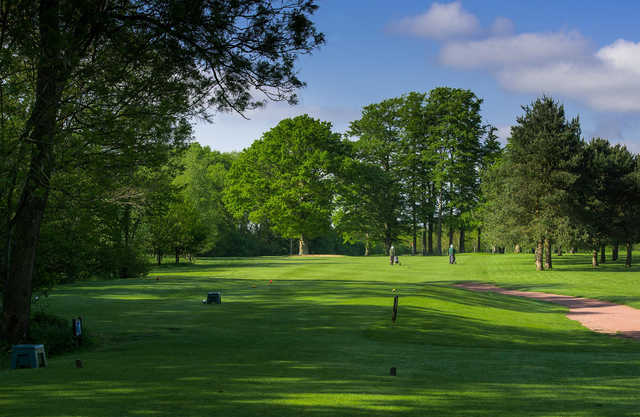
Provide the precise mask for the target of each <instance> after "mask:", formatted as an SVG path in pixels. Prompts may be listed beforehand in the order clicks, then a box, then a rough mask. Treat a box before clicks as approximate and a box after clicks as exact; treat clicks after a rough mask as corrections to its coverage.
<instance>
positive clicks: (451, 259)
mask: <svg viewBox="0 0 640 417" xmlns="http://www.w3.org/2000/svg"><path fill="white" fill-rule="evenodd" d="M449 263H450V264H455V263H456V250H455V248H454V247H453V243H452V244H451V245H449Z"/></svg>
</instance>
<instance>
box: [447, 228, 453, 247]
mask: <svg viewBox="0 0 640 417" xmlns="http://www.w3.org/2000/svg"><path fill="white" fill-rule="evenodd" d="M451 245H453V226H452V225H449V243H448V244H447V247H448V248H449V247H451Z"/></svg>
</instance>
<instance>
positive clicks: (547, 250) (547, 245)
mask: <svg viewBox="0 0 640 417" xmlns="http://www.w3.org/2000/svg"><path fill="white" fill-rule="evenodd" d="M551 255H552V254H551V239H548V238H545V240H544V267H545V268H546V269H553V265H552V263H551Z"/></svg>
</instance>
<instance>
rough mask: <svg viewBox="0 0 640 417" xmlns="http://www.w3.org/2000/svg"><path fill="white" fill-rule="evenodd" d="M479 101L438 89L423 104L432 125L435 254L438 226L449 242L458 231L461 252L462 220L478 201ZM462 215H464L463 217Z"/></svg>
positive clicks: (465, 93) (458, 91)
mask: <svg viewBox="0 0 640 417" xmlns="http://www.w3.org/2000/svg"><path fill="white" fill-rule="evenodd" d="M481 104H482V100H481V99H479V98H478V97H477V96H476V95H475V94H474V93H473V92H471V91H469V90H463V89H458V88H449V87H439V88H436V89H433V90H431V92H430V93H429V98H428V101H427V109H428V110H427V111H428V112H429V117H430V120H431V121H432V124H431V126H430V129H429V135H430V136H431V137H432V138H433V139H431V140H430V148H431V149H430V152H431V154H432V155H433V157H432V158H433V161H434V166H433V172H434V174H433V183H434V191H435V193H436V198H435V200H436V213H437V218H438V225H437V228H438V229H437V230H438V254H442V247H441V241H442V226H443V223H444V222H445V221H446V222H447V223H448V226H449V243H453V229H454V228H455V227H458V228H459V229H460V234H461V237H460V242H461V246H460V247H459V249H460V251H464V230H465V227H466V226H467V224H466V222H465V220H466V218H468V214H470V212H471V210H473V208H474V207H475V206H476V204H477V202H478V194H479V192H480V181H479V170H480V166H481V163H482V158H483V155H484V152H483V148H482V143H481V138H482V136H483V135H484V134H485V129H486V127H485V126H483V125H482V117H481V115H480V105H481ZM463 215H464V216H463Z"/></svg>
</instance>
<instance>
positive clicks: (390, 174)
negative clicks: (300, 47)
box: [154, 87, 500, 261]
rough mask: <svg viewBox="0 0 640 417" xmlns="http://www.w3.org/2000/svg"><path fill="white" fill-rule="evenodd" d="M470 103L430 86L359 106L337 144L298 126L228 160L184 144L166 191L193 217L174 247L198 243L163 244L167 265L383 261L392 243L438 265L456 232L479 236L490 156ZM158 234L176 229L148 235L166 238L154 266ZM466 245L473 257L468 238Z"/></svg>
mask: <svg viewBox="0 0 640 417" xmlns="http://www.w3.org/2000/svg"><path fill="white" fill-rule="evenodd" d="M481 103H482V100H480V99H479V98H477V97H476V96H475V95H474V94H473V93H472V92H470V91H468V90H462V89H453V88H445V87H442V88H436V89H434V90H432V91H431V92H429V93H416V92H413V93H409V94H407V95H405V96H402V97H398V98H393V99H389V100H384V101H382V102H380V103H376V104H372V105H369V106H366V107H365V108H364V109H363V111H362V117H361V118H360V119H359V120H356V121H353V122H352V123H351V125H350V129H349V131H348V132H347V133H346V135H340V134H337V133H335V132H333V131H332V127H331V124H330V123H328V122H323V121H319V120H315V119H313V118H311V117H309V116H307V115H303V116H299V117H295V118H292V119H285V120H283V121H281V122H280V123H279V124H278V125H277V126H275V127H274V128H273V129H271V130H269V131H268V132H265V133H264V135H263V136H262V138H260V139H259V140H256V141H255V142H254V143H253V144H252V145H251V146H250V147H249V148H248V149H245V150H244V151H242V152H240V153H238V154H233V155H224V154H219V153H217V152H212V151H210V150H208V148H202V147H200V146H198V145H194V146H192V148H191V149H190V150H189V151H188V152H187V156H186V158H185V159H184V166H185V171H184V173H183V174H181V175H180V176H178V177H177V178H176V181H175V185H177V186H179V187H182V191H181V195H182V200H181V201H182V202H181V203H180V204H184V205H185V206H184V207H183V208H182V209H177V210H176V212H177V213H180V212H184V213H194V214H199V216H200V220H195V218H194V221H193V224H194V225H196V224H199V225H197V226H194V227H192V229H191V230H192V231H193V232H192V233H191V234H189V233H185V234H184V236H192V237H196V231H205V230H206V232H205V233H203V235H202V236H200V238H199V240H198V242H195V241H194V242H193V243H192V244H190V245H187V244H185V245H173V250H174V251H175V255H176V256H179V253H180V252H181V251H186V252H187V253H205V254H213V255H217V256H229V255H231V256H245V255H260V254H278V253H287V252H294V251H293V250H292V247H291V243H292V240H293V239H295V241H296V245H295V246H296V248H295V253H298V254H307V253H327V252H330V253H346V254H352V255H355V254H357V255H363V254H364V255H367V254H369V253H376V252H377V253H380V252H384V253H386V252H387V251H388V248H389V247H390V246H391V244H392V243H394V242H395V244H396V246H398V243H402V242H404V243H406V247H407V250H408V251H411V252H412V253H413V254H416V253H422V254H423V255H427V254H442V252H443V248H442V246H443V242H444V243H445V244H447V245H448V244H451V243H453V240H454V237H455V238H457V240H456V242H455V244H456V246H458V247H459V250H461V251H464V250H465V242H466V241H468V237H467V236H468V235H466V234H465V232H466V231H471V230H475V231H479V229H480V226H481V223H480V219H479V218H478V216H477V213H478V210H477V209H478V206H479V204H480V203H481V201H482V199H481V194H480V191H481V189H480V184H481V176H482V173H483V172H485V171H486V170H487V169H488V167H489V166H490V165H491V164H493V163H494V161H495V160H496V158H498V156H499V154H500V146H499V144H498V142H497V138H496V136H495V129H494V128H493V127H491V126H488V125H485V124H483V123H482V118H481V116H480V105H481ZM223 160H224V161H226V162H224V163H222V162H216V161H223ZM214 167H215V168H214ZM196 217H197V215H196ZM198 221H199V222H200V223H198ZM170 223H173V224H177V223H178V222H177V218H176V217H175V216H174V219H173V220H172V221H164V227H158V228H157V230H161V231H163V233H165V234H166V238H165V239H164V244H163V245H160V244H159V245H158V246H157V247H156V248H154V253H155V254H156V255H157V256H159V257H161V256H162V255H163V253H165V251H166V250H167V249H162V248H163V247H164V248H168V247H169V246H171V245H170V244H169V242H170V241H171V239H170V238H169V235H170V233H169V231H170V230H171V228H170V226H169V224H170ZM174 234H175V233H174ZM206 236H208V238H207V237H206ZM260 237H268V240H264V239H263V240H261V239H260ZM207 239H210V240H209V241H207ZM156 241H157V242H162V241H163V240H162V239H156ZM266 243H269V245H266ZM473 244H474V249H478V248H479V245H480V242H479V238H478V233H476V238H475V239H474V242H473ZM176 261H177V258H176Z"/></svg>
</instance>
